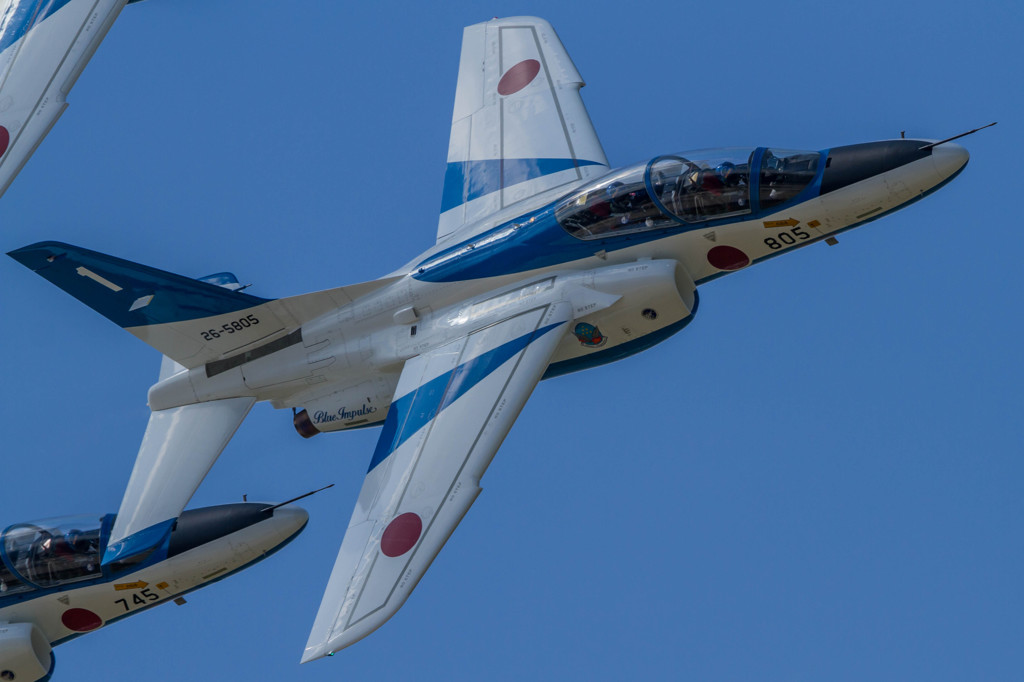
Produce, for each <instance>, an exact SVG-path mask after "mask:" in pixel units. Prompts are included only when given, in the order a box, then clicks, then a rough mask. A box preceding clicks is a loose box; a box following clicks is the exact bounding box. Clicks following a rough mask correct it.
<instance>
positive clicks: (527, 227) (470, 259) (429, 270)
mask: <svg viewBox="0 0 1024 682" xmlns="http://www.w3.org/2000/svg"><path fill="white" fill-rule="evenodd" d="M758 151H759V152H761V153H762V154H763V148H759V149H758ZM826 152H827V150H826ZM819 153H820V152H819ZM755 157H756V158H758V159H760V158H761V156H758V155H756V154H755ZM822 158H825V157H824V156H823V157H822ZM824 166H825V164H824V163H819V164H818V172H817V175H816V176H815V178H814V180H813V181H812V182H811V183H810V184H809V185H808V186H807V187H805V188H804V189H803V191H801V192H800V194H798V195H797V196H795V197H794V198H793V199H791V200H789V201H787V202H785V203H783V204H779V205H778V206H773V207H772V208H771V209H770V210H768V211H753V212H751V213H749V214H746V215H743V216H739V217H737V216H731V217H728V218H721V219H718V220H706V221H704V222H700V223H684V222H677V223H676V225H674V226H670V227H660V228H655V229H652V230H649V231H646V232H635V233H632V234H625V235H621V236H609V237H608V238H606V239H591V240H583V239H577V238H576V237H573V236H572V235H570V234H569V233H568V232H566V231H565V230H564V229H562V226H561V225H559V224H558V221H557V220H555V212H554V208H555V206H556V205H557V204H559V203H560V202H561V201H562V200H563V198H564V197H560V198H559V199H556V200H555V201H553V202H551V203H550V204H548V205H546V206H544V207H542V208H540V209H537V210H536V211H533V212H531V213H526V214H524V215H522V216H519V217H518V218H516V219H515V220H513V221H509V222H507V223H502V224H501V225H498V226H496V227H494V228H492V229H490V230H487V231H486V232H483V233H481V234H478V235H474V236H473V237H472V238H471V239H467V240H465V241H463V242H460V243H458V244H456V245H454V246H452V247H450V248H448V249H445V250H444V251H441V252H439V253H437V254H435V255H433V256H431V257H430V258H428V259H426V260H424V261H422V262H421V263H420V264H419V265H417V266H416V272H414V273H413V278H414V279H418V280H421V281H424V282H459V281H464V280H470V279H483V278H485V277H499V276H502V275H510V274H515V273H519V272H526V271H527V270H533V269H536V268H545V267H551V266H553V265H558V264H560V263H570V262H572V261H576V260H581V259H583V258H588V257H590V256H593V255H594V253H596V252H598V251H601V250H604V251H607V252H612V251H618V250H620V249H625V248H629V247H631V246H636V245H637V244H646V243H648V242H652V241H656V240H658V239H664V238H665V237H671V236H674V235H677V234H682V233H684V232H691V231H693V230H708V229H712V228H715V227H718V226H719V225H730V224H735V223H736V222H739V221H741V220H742V221H748V220H759V219H761V218H763V217H765V216H769V215H775V214H778V213H781V212H784V211H786V209H788V208H789V207H791V206H794V205H796V204H799V203H802V202H804V201H807V200H809V199H812V198H814V197H816V196H818V195H819V193H820V191H821V178H822V174H823V173H824ZM751 177H752V179H753V181H752V183H751V194H752V196H756V194H757V192H758V189H759V188H758V185H759V181H758V180H759V173H754V172H752V173H751ZM578 191H579V189H576V190H573V193H575V192H578ZM531 220H532V222H530V221H531ZM513 225H518V226H519V227H518V229H515V230H509V228H510V227H511V226H513ZM503 231H507V232H508V235H507V236H505V237H503V238H501V239H496V240H494V241H489V242H488V240H489V239H490V238H491V237H492V236H493V235H495V234H497V233H500V232H503ZM476 244H481V246H476ZM457 252H461V253H457ZM456 254H457V255H456Z"/></svg>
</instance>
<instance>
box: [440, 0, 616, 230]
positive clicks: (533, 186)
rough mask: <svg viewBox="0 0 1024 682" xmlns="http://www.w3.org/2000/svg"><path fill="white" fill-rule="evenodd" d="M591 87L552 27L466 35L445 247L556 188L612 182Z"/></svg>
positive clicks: (511, 22) (532, 22)
mask: <svg viewBox="0 0 1024 682" xmlns="http://www.w3.org/2000/svg"><path fill="white" fill-rule="evenodd" d="M583 84H584V83H583V79H582V78H581V77H580V74H579V72H578V71H577V70H576V67H575V66H574V65H573V63H572V59H570V58H569V54H568V53H567V52H566V51H565V48H564V47H563V46H562V41H561V40H559V39H558V35H557V34H556V33H555V29H553V28H552V27H551V24H549V23H548V22H546V21H544V20H543V19H538V18H536V17H511V18H507V19H495V20H493V21H488V22H485V23H482V24H476V25H475V26H468V27H466V29H465V31H464V32H463V35H462V57H461V59H460V61H459V82H458V86H457V87H456V91H455V109H454V112H453V114H452V130H451V138H450V140H449V142H448V167H447V169H446V171H445V176H444V191H443V192H442V197H441V216H440V219H439V220H438V224H437V241H441V240H442V239H445V238H446V237H449V236H451V235H453V234H456V233H458V232H459V230H460V228H461V227H462V226H463V225H465V224H467V223H470V222H473V221H474V220H478V219H480V218H484V217H486V216H489V215H491V214H493V213H495V212H497V211H499V210H501V209H502V208H504V207H505V206H508V205H510V204H513V203H515V202H517V201H522V200H523V199H527V198H529V197H532V196H534V195H536V194H540V193H541V192H546V191H547V190H550V189H553V188H555V187H564V188H565V191H569V189H571V187H572V184H575V183H579V182H581V181H583V180H586V179H588V178H594V177H598V176H600V175H604V174H605V173H606V172H607V171H608V159H607V158H606V157H605V155H604V149H602V148H601V142H600V141H599V140H598V138H597V133H595V132H594V126H593V124H592V123H591V122H590V116H589V115H588V114H587V110H586V107H584V106H583V100H582V98H580V88H581V87H583Z"/></svg>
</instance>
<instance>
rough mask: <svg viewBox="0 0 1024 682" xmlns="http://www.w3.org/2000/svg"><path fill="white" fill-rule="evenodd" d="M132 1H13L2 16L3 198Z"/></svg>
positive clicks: (0, 122) (0, 117)
mask: <svg viewBox="0 0 1024 682" xmlns="http://www.w3.org/2000/svg"><path fill="white" fill-rule="evenodd" d="M125 4H126V0H8V2H6V3H5V5H4V6H3V8H2V12H3V14H2V16H0V195H2V194H3V193H4V192H5V191H6V190H7V187H8V186H9V185H10V184H11V182H12V181H13V180H14V178H15V176H16V175H17V174H18V172H19V171H20V170H21V168H22V167H23V166H24V165H25V163H26V162H27V161H28V159H29V157H30V156H31V155H32V152H34V151H35V150H36V147H38V146H39V143H40V142H42V140H43V138H44V137H46V134H47V133H48V132H50V128H52V127H53V124H54V123H56V122H57V119H58V118H60V115H61V114H62V113H63V112H64V109H65V108H67V103H66V101H65V100H66V97H67V94H68V92H69V91H70V90H71V86H73V85H74V84H75V80H76V79H77V78H78V76H79V74H80V73H81V72H82V69H84V68H85V65H86V64H87V63H88V62H89V59H90V58H91V57H92V55H93V53H94V52H95V51H96V48H97V47H98V46H99V44H100V42H102V40H103V37H104V36H105V35H106V34H107V31H108V30H109V29H110V27H111V25H112V24H113V23H114V20H115V19H116V18H117V15H118V14H119V13H120V12H121V9H122V8H123V7H124V5H125Z"/></svg>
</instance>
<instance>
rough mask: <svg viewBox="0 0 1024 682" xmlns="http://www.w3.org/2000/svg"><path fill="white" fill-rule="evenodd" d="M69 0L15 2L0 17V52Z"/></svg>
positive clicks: (22, 0) (26, 0)
mask: <svg viewBox="0 0 1024 682" xmlns="http://www.w3.org/2000/svg"><path fill="white" fill-rule="evenodd" d="M69 2H71V0H21V1H20V2H19V1H18V0H15V1H14V2H13V3H12V4H11V5H10V7H8V8H7V11H6V12H5V13H4V16H3V17H0V23H2V24H3V28H0V52H3V51H4V50H6V49H7V48H9V47H10V46H11V45H13V44H14V43H16V42H18V41H19V40H21V39H22V38H24V37H25V34H26V33H28V32H29V30H31V29H32V27H34V26H35V25H36V24H39V23H40V22H42V21H43V20H44V19H46V18H47V17H49V16H50V15H52V14H53V13H54V12H56V11H57V10H59V9H60V8H61V7H63V6H64V5H66V4H68V3H69Z"/></svg>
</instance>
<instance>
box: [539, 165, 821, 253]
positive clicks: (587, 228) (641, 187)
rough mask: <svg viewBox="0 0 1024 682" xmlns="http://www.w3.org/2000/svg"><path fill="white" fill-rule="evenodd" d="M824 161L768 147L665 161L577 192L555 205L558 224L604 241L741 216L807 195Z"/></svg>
mask: <svg viewBox="0 0 1024 682" xmlns="http://www.w3.org/2000/svg"><path fill="white" fill-rule="evenodd" d="M820 157H821V155H820V154H819V153H818V152H804V151H791V150H781V149H766V148H764V147H758V148H757V149H753V150H751V149H749V148H733V149H709V150H701V151H696V152H686V153H682V154H669V155H666V156H659V157H656V158H654V159H652V160H651V161H649V162H647V163H640V164H636V165H633V166H628V167H626V168H623V169H621V170H618V171H614V172H612V173H610V174H608V175H605V176H603V177H602V178H600V179H598V180H596V181H595V182H593V183H591V184H589V185H587V186H585V187H583V188H581V189H579V190H577V191H576V192H574V193H573V194H571V195H569V196H568V197H567V198H565V199H563V200H562V201H561V202H560V203H559V204H558V205H557V206H555V218H556V219H557V220H558V222H559V224H560V225H561V226H562V228H563V229H565V230H566V231H567V232H568V233H569V234H571V235H573V236H574V237H577V238H579V239H599V238H606V237H611V236H618V235H622V234H629V233H632V232H642V231H646V230H651V229H658V228H664V227H674V226H677V225H679V224H680V223H683V224H692V223H701V222H705V221H708V220H718V219H720V218H729V217H733V216H742V215H744V214H747V213H750V212H751V211H763V210H767V209H771V208H774V207H775V206H778V205H780V204H783V203H785V202H787V201H789V200H790V199H793V198H794V197H796V196H797V195H798V194H800V192H801V191H803V190H804V188H806V187H807V186H808V185H810V184H811V182H813V181H814V178H815V177H816V175H817V171H818V163H819V160H820ZM751 169H754V172H753V175H752V171H751ZM752 193H753V194H752Z"/></svg>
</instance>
